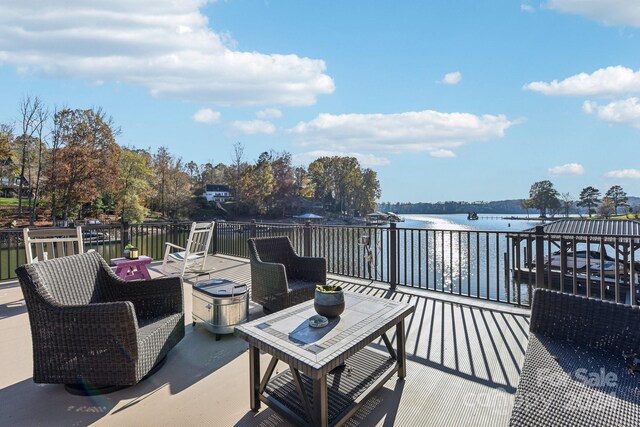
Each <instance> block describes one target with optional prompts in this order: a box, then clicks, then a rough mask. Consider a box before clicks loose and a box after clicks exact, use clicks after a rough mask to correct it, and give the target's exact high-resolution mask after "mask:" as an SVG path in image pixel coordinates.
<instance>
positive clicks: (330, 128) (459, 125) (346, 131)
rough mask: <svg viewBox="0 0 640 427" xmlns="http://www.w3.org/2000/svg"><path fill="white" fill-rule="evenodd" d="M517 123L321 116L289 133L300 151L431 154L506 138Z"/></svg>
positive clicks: (468, 117) (437, 115) (450, 116)
mask: <svg viewBox="0 0 640 427" xmlns="http://www.w3.org/2000/svg"><path fill="white" fill-rule="evenodd" d="M514 124H516V122H513V121H509V120H508V119H507V118H506V117H505V116H504V115H488V114H486V115H482V116H477V115H474V114H470V113H441V112H438V111H432V110H425V111H416V112H413V111H412V112H406V113H397V114H338V115H335V114H320V115H318V116H317V117H316V118H314V119H313V120H311V121H308V122H300V123H298V124H297V125H296V126H295V127H293V128H291V129H289V130H288V132H289V133H291V134H292V135H293V136H294V139H295V141H296V143H297V144H298V145H302V146H316V147H319V148H322V149H325V150H326V149H328V150H332V151H357V152H371V151H374V152H376V151H377V152H386V153H400V152H431V151H436V150H440V149H445V150H451V149H452V148H455V147H459V146H461V145H463V144H467V143H470V142H473V141H481V140H488V139H495V138H502V137H503V136H504V132H505V130H506V129H507V128H509V127H510V126H512V125H514Z"/></svg>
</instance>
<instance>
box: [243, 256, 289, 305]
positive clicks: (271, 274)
mask: <svg viewBox="0 0 640 427" xmlns="http://www.w3.org/2000/svg"><path fill="white" fill-rule="evenodd" d="M287 289H288V281H287V274H286V271H285V268H284V265H283V264H278V263H273V262H262V261H257V260H255V259H252V260H251V292H252V294H253V296H254V297H257V298H261V297H262V296H269V295H273V294H281V293H284V292H287Z"/></svg>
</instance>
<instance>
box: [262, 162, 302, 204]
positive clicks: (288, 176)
mask: <svg viewBox="0 0 640 427" xmlns="http://www.w3.org/2000/svg"><path fill="white" fill-rule="evenodd" d="M270 161H271V171H272V174H273V191H272V192H271V194H270V195H269V197H268V199H267V200H268V204H269V211H271V212H273V213H277V214H278V215H282V216H284V214H285V212H286V209H287V207H289V205H290V204H291V201H292V200H293V198H294V197H295V196H296V195H297V194H298V191H297V188H296V184H295V171H294V168H293V166H292V165H291V154H289V153H287V152H282V153H271V154H270Z"/></svg>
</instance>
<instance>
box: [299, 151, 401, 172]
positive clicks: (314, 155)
mask: <svg viewBox="0 0 640 427" xmlns="http://www.w3.org/2000/svg"><path fill="white" fill-rule="evenodd" d="M332 156H343V157H355V158H356V159H358V163H360V166H363V167H366V168H371V167H375V166H386V165H388V164H390V163H391V162H390V161H389V159H387V158H386V157H378V156H374V155H373V154H360V153H353V152H344V151H327V150H315V151H308V152H306V153H298V154H294V155H293V163H294V164H298V165H308V164H309V163H311V162H313V161H314V160H316V159H318V158H320V157H332Z"/></svg>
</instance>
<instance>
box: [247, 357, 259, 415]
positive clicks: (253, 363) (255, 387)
mask: <svg viewBox="0 0 640 427" xmlns="http://www.w3.org/2000/svg"><path fill="white" fill-rule="evenodd" d="M249 392H250V393H251V397H250V400H251V409H252V410H253V411H257V410H258V409H260V349H258V347H254V346H252V345H249Z"/></svg>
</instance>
